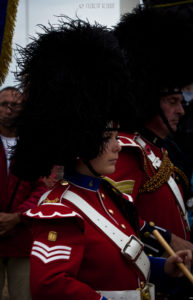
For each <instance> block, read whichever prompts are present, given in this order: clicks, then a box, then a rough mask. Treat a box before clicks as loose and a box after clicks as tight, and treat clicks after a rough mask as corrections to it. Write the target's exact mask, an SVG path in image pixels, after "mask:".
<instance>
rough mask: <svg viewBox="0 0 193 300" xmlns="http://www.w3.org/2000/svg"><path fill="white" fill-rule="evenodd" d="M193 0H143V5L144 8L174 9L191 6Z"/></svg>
mask: <svg viewBox="0 0 193 300" xmlns="http://www.w3.org/2000/svg"><path fill="white" fill-rule="evenodd" d="M192 3H193V0H183V1H182V0H143V5H145V6H146V7H156V8H164V9H165V8H174V7H177V6H178V7H181V8H183V7H184V6H189V5H192Z"/></svg>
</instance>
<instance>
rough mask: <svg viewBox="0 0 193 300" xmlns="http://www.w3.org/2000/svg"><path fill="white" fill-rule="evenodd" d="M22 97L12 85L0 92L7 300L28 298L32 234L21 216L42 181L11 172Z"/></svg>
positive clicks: (0, 213)
mask: <svg viewBox="0 0 193 300" xmlns="http://www.w3.org/2000/svg"><path fill="white" fill-rule="evenodd" d="M23 101H24V99H23V97H22V94H21V93H20V91H19V90H18V89H17V88H15V87H6V88H4V89H2V90H1V91H0V299H1V295H2V290H3V287H4V284H5V277H6V276H7V280H8V291H9V297H10V300H17V299H18V300H30V299H31V296H30V289H29V254H30V248H31V235H30V231H29V229H28V228H27V227H26V225H25V224H24V223H23V222H22V220H21V218H20V215H21V213H23V212H24V211H26V210H28V209H29V208H32V207H34V206H36V204H37V201H38V200H39V198H40V196H41V195H42V194H43V193H44V192H45V191H46V190H47V189H46V187H45V184H44V183H43V182H42V181H41V180H39V181H37V182H30V181H23V180H20V179H19V178H17V177H16V176H14V175H13V174H12V171H11V165H12V160H13V159H12V152H13V151H12V149H13V147H14V145H15V144H16V142H17V118H18V116H19V114H20V113H21V111H22V107H23Z"/></svg>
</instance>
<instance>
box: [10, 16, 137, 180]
mask: <svg viewBox="0 0 193 300" xmlns="http://www.w3.org/2000/svg"><path fill="white" fill-rule="evenodd" d="M42 28H43V29H44V32H43V33H40V34H38V37H37V38H34V39H33V41H32V42H31V43H30V44H29V45H28V46H27V47H26V48H23V49H20V57H19V59H18V63H19V68H20V71H19V73H18V74H17V77H18V79H19V80H20V82H21V87H22V88H23V90H24V95H25V96H26V98H27V99H26V100H27V101H26V107H25V109H24V111H23V113H22V115H21V119H20V123H19V142H18V145H17V148H16V152H15V159H16V163H15V167H14V170H15V171H14V172H16V174H17V175H18V176H21V177H24V178H28V179H29V178H34V177H38V176H40V175H42V176H44V175H49V173H50V170H51V168H52V166H53V165H62V166H64V167H65V168H73V165H74V164H75V161H76V158H77V157H81V158H83V159H84V160H90V159H92V158H94V157H96V156H97V155H98V154H99V152H100V151H102V149H103V146H104V145H103V144H104V141H103V138H102V136H103V132H104V130H105V126H106V124H107V121H109V120H117V119H118V118H119V116H118V114H119V113H118V111H119V107H120V106H121V105H123V103H125V102H126V101H128V99H129V98H130V96H131V94H130V91H129V86H130V84H129V76H128V70H127V68H126V66H125V63H124V59H123V56H122V53H121V50H120V48H119V46H118V42H117V40H116V39H115V37H114V35H113V34H112V33H111V32H110V30H108V29H107V28H106V27H104V26H101V25H99V24H95V25H90V24H89V23H88V22H84V21H81V20H70V19H68V18H67V19H66V18H65V17H61V18H60V22H59V25H57V26H52V25H50V26H49V27H42Z"/></svg>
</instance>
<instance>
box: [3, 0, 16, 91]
mask: <svg viewBox="0 0 193 300" xmlns="http://www.w3.org/2000/svg"><path fill="white" fill-rule="evenodd" d="M18 3H19V0H8V3H7V11H6V21H5V29H4V33H3V40H2V47H1V55H0V85H2V83H3V82H4V80H5V77H6V75H7V73H8V71H9V64H10V62H11V59H12V39H13V33H14V28H15V20H16V15H17V6H18Z"/></svg>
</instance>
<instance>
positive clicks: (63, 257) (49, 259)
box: [31, 251, 70, 264]
mask: <svg viewBox="0 0 193 300" xmlns="http://www.w3.org/2000/svg"><path fill="white" fill-rule="evenodd" d="M31 255H33V256H37V257H38V258H39V259H40V260H41V261H43V262H44V263H45V264H47V263H49V262H51V261H55V260H64V259H65V260H68V259H69V258H70V256H66V255H58V256H53V257H50V258H45V257H44V256H43V255H41V254H40V253H38V252H35V251H32V252H31Z"/></svg>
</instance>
